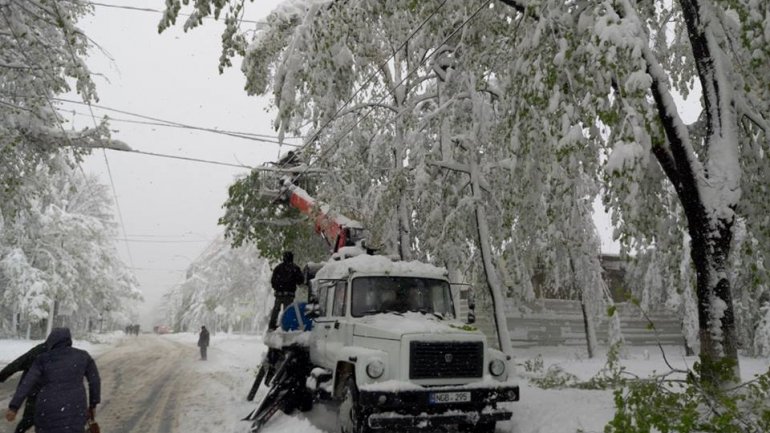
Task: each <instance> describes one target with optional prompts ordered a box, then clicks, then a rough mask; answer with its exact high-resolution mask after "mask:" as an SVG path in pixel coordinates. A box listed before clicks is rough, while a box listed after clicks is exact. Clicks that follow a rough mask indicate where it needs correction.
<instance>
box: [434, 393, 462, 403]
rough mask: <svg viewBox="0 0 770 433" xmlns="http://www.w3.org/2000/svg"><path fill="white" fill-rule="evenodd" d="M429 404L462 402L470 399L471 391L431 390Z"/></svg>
mask: <svg viewBox="0 0 770 433" xmlns="http://www.w3.org/2000/svg"><path fill="white" fill-rule="evenodd" d="M429 400H430V403H431V404H436V403H463V402H467V401H471V393H470V392H469V391H465V392H433V393H431V394H430V397H429Z"/></svg>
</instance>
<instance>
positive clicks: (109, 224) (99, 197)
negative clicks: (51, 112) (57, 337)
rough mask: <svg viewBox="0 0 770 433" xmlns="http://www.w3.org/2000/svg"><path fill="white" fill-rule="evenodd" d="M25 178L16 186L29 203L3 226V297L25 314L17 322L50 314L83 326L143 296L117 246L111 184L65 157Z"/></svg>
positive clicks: (79, 327)
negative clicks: (78, 168) (68, 161)
mask: <svg viewBox="0 0 770 433" xmlns="http://www.w3.org/2000/svg"><path fill="white" fill-rule="evenodd" d="M28 179H30V181H29V182H27V183H24V184H22V185H20V187H19V188H20V191H21V192H22V193H23V194H22V197H21V198H20V201H21V202H22V203H24V205H23V206H18V207H16V208H15V214H14V216H13V219H6V220H5V223H4V224H3V226H2V229H0V245H2V246H4V248H2V250H0V274H2V275H0V279H2V280H5V281H6V282H7V284H5V285H4V286H2V287H0V299H2V304H3V306H5V307H6V308H7V309H8V311H9V312H10V313H11V314H12V315H13V316H14V317H21V320H20V321H19V320H18V319H15V321H14V323H13V325H14V326H16V325H19V324H21V323H22V322H24V323H26V324H27V325H28V327H29V326H33V325H35V324H36V323H37V322H38V321H40V320H41V319H45V320H46V328H47V330H50V328H51V327H52V326H53V325H54V323H59V324H67V325H69V326H71V327H73V328H75V330H76V331H81V330H88V328H89V327H91V326H92V325H93V322H94V321H96V320H107V321H108V322H109V321H110V317H112V316H114V315H121V314H123V313H124V312H125V310H126V308H128V305H127V301H129V300H132V299H139V298H140V297H141V295H140V294H139V292H138V290H137V289H136V285H137V283H136V280H135V279H134V277H133V275H132V274H130V273H129V272H128V270H127V268H126V265H125V264H124V263H122V262H121V260H120V259H119V256H118V253H117V250H116V249H115V245H114V240H115V236H116V227H115V223H114V221H113V220H112V215H111V213H110V212H111V205H112V202H111V199H110V197H109V194H108V190H107V188H106V187H105V186H103V185H100V184H99V183H98V182H97V180H96V179H95V178H94V177H88V176H85V175H84V174H82V173H80V172H78V171H77V170H75V169H74V168H72V167H69V166H68V165H67V163H66V161H65V159H64V158H62V157H58V158H54V159H53V160H52V161H51V162H49V163H48V164H40V165H39V167H38V169H37V170H35V172H34V176H30V177H29V178H28ZM12 329H13V328H12ZM13 330H14V331H15V329H13Z"/></svg>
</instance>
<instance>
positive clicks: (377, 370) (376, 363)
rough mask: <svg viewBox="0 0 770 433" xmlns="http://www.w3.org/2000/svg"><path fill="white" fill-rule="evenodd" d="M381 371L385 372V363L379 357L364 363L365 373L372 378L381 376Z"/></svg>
mask: <svg viewBox="0 0 770 433" xmlns="http://www.w3.org/2000/svg"><path fill="white" fill-rule="evenodd" d="M383 373H385V364H383V363H382V361H380V360H379V359H374V360H372V361H370V362H369V364H367V365H366V374H368V375H369V377H371V378H372V379H377V378H378V377H381V376H382V374H383Z"/></svg>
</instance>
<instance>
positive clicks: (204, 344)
mask: <svg viewBox="0 0 770 433" xmlns="http://www.w3.org/2000/svg"><path fill="white" fill-rule="evenodd" d="M198 347H200V348H201V361H205V360H206V349H208V347H209V331H208V329H206V327H205V326H201V333H200V335H198Z"/></svg>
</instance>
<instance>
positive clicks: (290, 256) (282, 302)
mask: <svg viewBox="0 0 770 433" xmlns="http://www.w3.org/2000/svg"><path fill="white" fill-rule="evenodd" d="M304 282H305V277H304V276H303V275H302V270H301V269H300V268H299V266H297V265H295V264H294V253H292V252H291V251H286V252H284V253H283V262H281V263H280V264H279V265H278V266H276V267H275V269H274V270H273V276H272V277H271V278H270V284H271V285H272V286H273V291H274V292H273V294H274V295H275V304H273V310H272V311H271V312H270V323H269V324H268V325H267V329H268V331H272V330H274V329H275V328H277V327H278V325H277V322H278V314H279V313H280V312H281V309H282V308H284V309H285V308H286V307H288V306H289V304H291V303H292V302H294V293H295V292H296V291H297V285H298V284H302V283H304Z"/></svg>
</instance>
